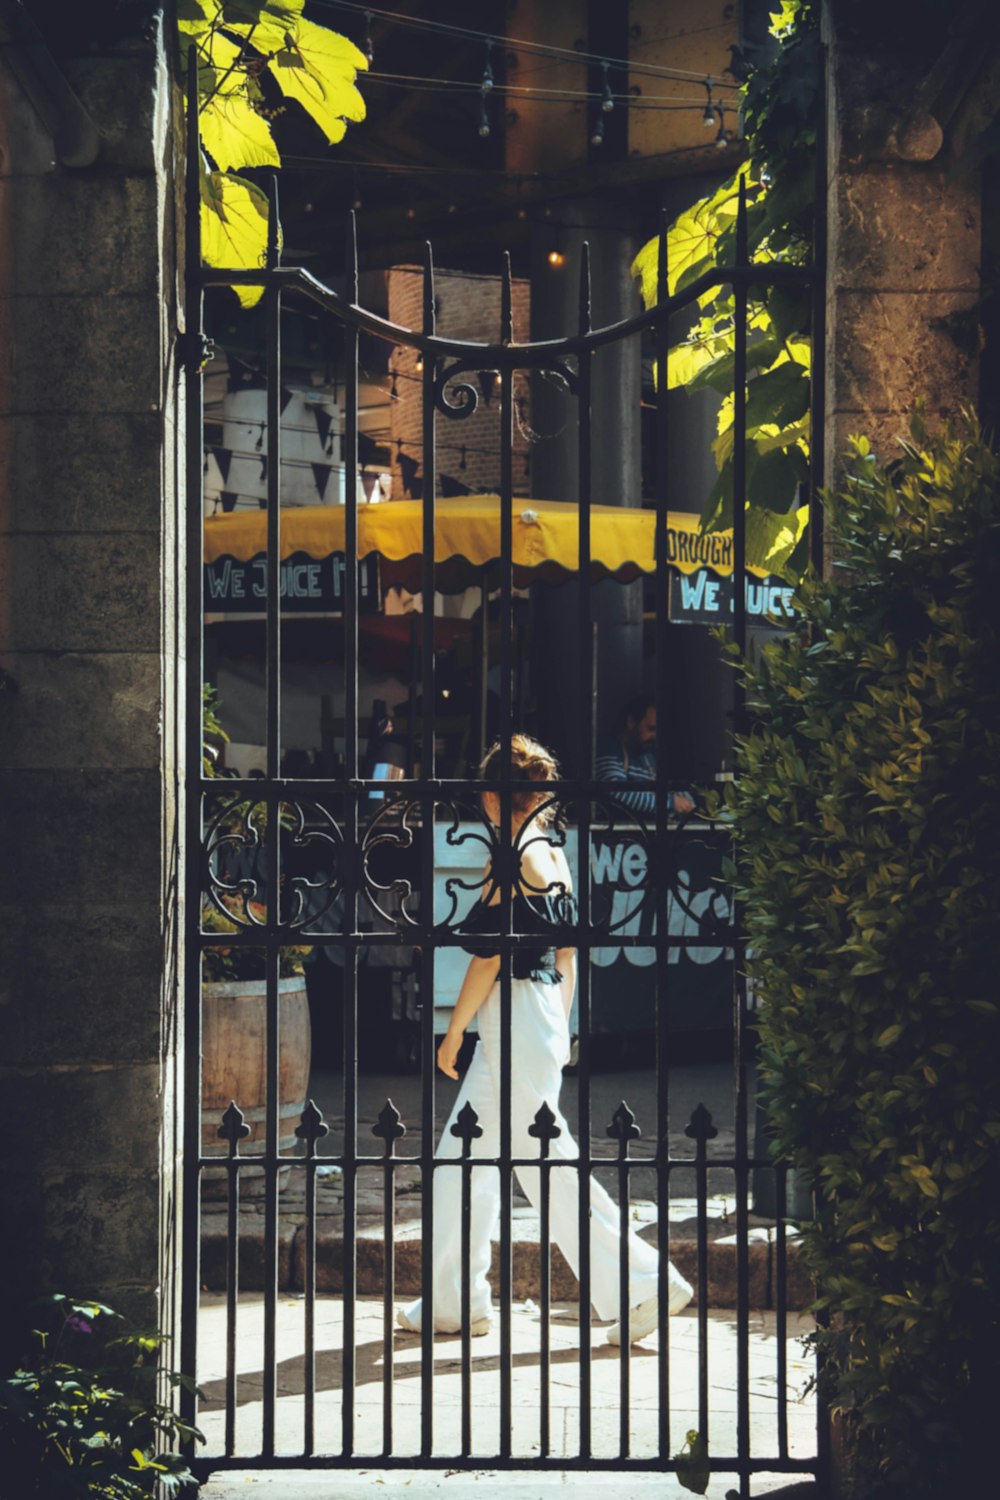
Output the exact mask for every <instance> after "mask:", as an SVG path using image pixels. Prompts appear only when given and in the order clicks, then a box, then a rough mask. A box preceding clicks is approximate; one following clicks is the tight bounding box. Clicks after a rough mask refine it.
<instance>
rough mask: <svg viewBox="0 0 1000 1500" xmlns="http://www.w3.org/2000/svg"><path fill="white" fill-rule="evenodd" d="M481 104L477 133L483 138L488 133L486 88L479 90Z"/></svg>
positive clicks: (488, 118)
mask: <svg viewBox="0 0 1000 1500" xmlns="http://www.w3.org/2000/svg"><path fill="white" fill-rule="evenodd" d="M481 98H482V104H481V107H480V110H479V134H480V137H481V138H482V139H483V140H485V139H486V137H487V136H488V135H489V133H490V117H489V115H488V114H487V113H486V89H485V88H484V89H482V90H481Z"/></svg>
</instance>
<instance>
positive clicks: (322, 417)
mask: <svg viewBox="0 0 1000 1500" xmlns="http://www.w3.org/2000/svg"><path fill="white" fill-rule="evenodd" d="M311 410H312V414H313V416H314V417H315V419H316V432H317V434H318V436H319V445H320V447H321V448H325V447H326V440H327V438H328V437H329V436H330V428H331V427H332V426H333V418H332V417H331V415H330V413H329V412H328V411H324V410H323V408H322V407H321V406H314V407H312V408H311Z"/></svg>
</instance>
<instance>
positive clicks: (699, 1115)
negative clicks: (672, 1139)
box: [684, 1104, 719, 1145]
mask: <svg viewBox="0 0 1000 1500" xmlns="http://www.w3.org/2000/svg"><path fill="white" fill-rule="evenodd" d="M718 1133H719V1132H718V1131H717V1130H716V1128H715V1126H714V1125H713V1123H712V1116H711V1113H710V1111H709V1110H707V1109H706V1108H705V1106H704V1104H698V1105H696V1106H695V1108H694V1109H693V1110H692V1112H691V1118H690V1120H689V1121H688V1123H687V1124H686V1125H685V1126H684V1134H685V1135H686V1136H689V1137H690V1138H691V1140H693V1141H697V1142H698V1144H699V1145H704V1143H705V1142H706V1141H712V1140H714V1139H715V1137H716V1136H717V1135H718Z"/></svg>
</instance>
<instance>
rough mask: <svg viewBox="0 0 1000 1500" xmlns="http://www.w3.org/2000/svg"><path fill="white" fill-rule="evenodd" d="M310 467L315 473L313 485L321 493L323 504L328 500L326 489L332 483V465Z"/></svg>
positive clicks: (313, 465)
mask: <svg viewBox="0 0 1000 1500" xmlns="http://www.w3.org/2000/svg"><path fill="white" fill-rule="evenodd" d="M309 467H310V468H311V469H312V471H313V483H314V484H315V485H316V488H317V490H318V491H319V498H320V501H321V502H322V501H323V500H324V499H325V498H326V487H327V485H328V484H329V483H330V465H329V464H310V465H309Z"/></svg>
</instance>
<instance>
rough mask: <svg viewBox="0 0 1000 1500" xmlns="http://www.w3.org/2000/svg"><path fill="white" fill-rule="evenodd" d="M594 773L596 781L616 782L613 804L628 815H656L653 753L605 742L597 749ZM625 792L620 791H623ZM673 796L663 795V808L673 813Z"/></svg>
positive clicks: (617, 743)
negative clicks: (665, 807) (625, 809)
mask: <svg viewBox="0 0 1000 1500" xmlns="http://www.w3.org/2000/svg"><path fill="white" fill-rule="evenodd" d="M594 770H595V772H596V775H597V779H598V781H611V782H617V783H618V784H619V785H620V786H621V787H622V788H623V790H621V791H619V790H618V787H616V788H615V792H614V796H615V799H616V801H618V802H620V803H621V804H622V805H623V806H624V807H627V808H628V809H629V810H630V812H634V813H639V814H640V815H641V816H643V817H651V816H652V815H653V814H654V813H655V812H656V752H655V751H653V750H629V751H627V752H626V749H625V745H624V742H623V741H622V740H606V741H605V742H604V743H603V744H602V745H600V746H599V747H598V751H597V758H596V762H595V765H594ZM626 786H627V787H628V788H629V790H627V791H626V790H624V788H625V787H626ZM676 796H677V793H676V792H668V793H667V807H668V808H669V809H670V811H675V807H674V798H675V797H676Z"/></svg>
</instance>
